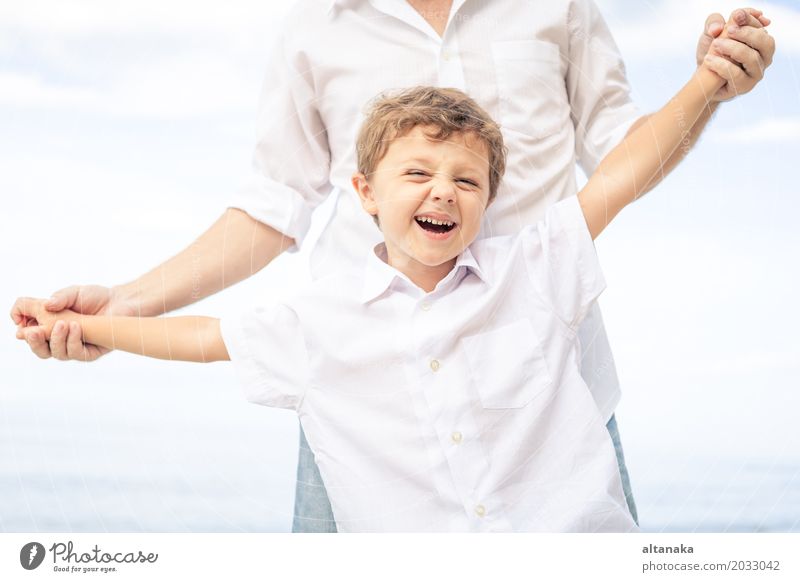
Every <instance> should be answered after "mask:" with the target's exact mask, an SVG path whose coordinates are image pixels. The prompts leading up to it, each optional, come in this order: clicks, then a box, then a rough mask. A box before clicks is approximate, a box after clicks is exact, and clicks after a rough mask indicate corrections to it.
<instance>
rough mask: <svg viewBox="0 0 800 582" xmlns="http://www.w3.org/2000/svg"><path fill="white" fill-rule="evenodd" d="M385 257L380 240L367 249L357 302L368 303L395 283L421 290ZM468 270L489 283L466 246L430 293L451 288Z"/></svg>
mask: <svg viewBox="0 0 800 582" xmlns="http://www.w3.org/2000/svg"><path fill="white" fill-rule="evenodd" d="M386 259H387V254H386V245H385V244H384V243H380V244H378V245H376V246H375V248H374V249H373V250H372V251H371V252H370V253H368V256H367V260H366V264H365V266H364V271H363V286H362V290H361V295H360V297H359V299H360V301H361V303H369V302H370V301H372V300H374V299H377V298H378V297H380V296H381V295H383V294H384V293H386V292H387V291H388V290H390V289H391V288H392V287H393V286H396V285H401V286H402V285H405V286H406V287H408V288H410V289H414V290H416V292H418V293H419V294H420V295H424V294H425V292H424V291H423V290H422V289H420V288H419V287H417V286H416V285H415V284H414V283H413V282H412V281H411V280H410V279H409V278H408V277H406V276H405V275H404V274H403V273H401V272H400V271H398V270H397V269H395V268H394V267H392V266H391V265H390V264H389V263H387V262H386ZM469 272H471V273H474V274H475V275H476V276H477V277H478V278H479V279H480V280H481V281H483V282H484V283H487V284H488V283H489V280H488V278H487V276H486V273H485V272H484V271H483V270H482V269H481V267H480V265H479V264H478V261H477V260H476V259H475V256H474V255H473V254H472V251H470V249H469V247H467V248H466V249H464V250H463V251H462V252H461V254H460V255H458V258H457V259H456V264H455V266H454V267H453V270H452V271H450V272H449V273H448V274H447V276H446V277H445V278H444V279H442V280H441V281H439V284H438V285H436V288H435V289H434V290H433V291H431V293H441V292H445V293H447V292H449V291H451V290H452V289H453V288H455V286H456V285H458V283H460V282H461V279H463V277H464V276H465V275H466V274H467V273H469Z"/></svg>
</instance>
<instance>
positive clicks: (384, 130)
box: [356, 87, 507, 202]
mask: <svg viewBox="0 0 800 582" xmlns="http://www.w3.org/2000/svg"><path fill="white" fill-rule="evenodd" d="M418 126H425V127H426V128H429V129H430V131H426V133H427V134H428V136H429V137H430V138H431V139H442V140H444V139H448V138H449V137H450V136H451V135H452V134H454V133H468V134H472V135H473V136H474V137H476V138H478V139H479V140H481V141H483V143H485V144H486V148H487V150H488V152H489V159H488V160H487V161H488V163H489V202H491V201H492V200H493V199H494V197H495V196H496V195H497V188H498V187H499V185H500V180H501V179H502V177H503V172H505V169H506V152H507V150H506V147H505V145H503V135H502V133H500V126H499V125H498V124H497V123H495V121H494V120H493V119H492V118H491V117H490V116H489V114H488V113H486V111H484V109H483V108H482V107H481V106H480V105H478V104H477V103H475V101H473V100H472V99H471V98H470V97H468V96H467V95H466V94H464V93H463V92H461V91H459V90H458V89H443V88H440V87H412V88H410V89H403V90H401V91H395V92H389V93H382V94H381V95H379V96H378V97H377V98H376V99H375V100H373V101H372V102H371V103H370V105H369V107H368V109H367V118H366V119H365V120H364V123H363V124H362V125H361V129H360V131H359V132H358V139H357V140H356V151H357V155H358V171H359V172H361V173H362V174H364V175H365V176H367V177H369V176H370V174H372V173H373V172H374V171H375V168H376V167H377V166H378V162H380V161H381V159H382V158H383V156H384V155H385V154H386V150H387V149H388V148H389V145H390V144H391V142H392V141H393V140H395V139H397V138H398V137H402V136H404V135H406V134H408V132H410V131H411V130H412V129H414V128H415V127H418Z"/></svg>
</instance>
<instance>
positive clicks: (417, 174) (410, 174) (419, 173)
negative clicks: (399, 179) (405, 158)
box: [406, 170, 428, 176]
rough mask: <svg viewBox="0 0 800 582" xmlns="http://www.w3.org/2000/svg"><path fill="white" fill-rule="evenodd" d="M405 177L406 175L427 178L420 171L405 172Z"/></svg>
mask: <svg viewBox="0 0 800 582" xmlns="http://www.w3.org/2000/svg"><path fill="white" fill-rule="evenodd" d="M406 175H408V176H427V175H428V174H426V173H425V172H423V171H422V170H409V171H408V172H406Z"/></svg>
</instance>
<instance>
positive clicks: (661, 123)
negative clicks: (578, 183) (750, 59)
mask: <svg viewBox="0 0 800 582" xmlns="http://www.w3.org/2000/svg"><path fill="white" fill-rule="evenodd" d="M724 84H725V81H724V80H723V79H722V78H721V77H719V76H717V75H716V74H715V73H714V72H712V71H711V70H710V69H709V68H707V67H705V66H701V67H700V68H698V69H697V71H696V72H695V73H694V75H692V77H691V79H689V82H688V83H686V85H684V87H683V88H682V89H681V90H680V91H678V93H677V94H676V95H675V96H674V97H673V98H672V99H670V100H669V102H668V103H667V104H666V105H665V106H664V107H662V108H661V109H660V110H659V111H657V112H656V113H654V114H652V115H650V116H649V117H648V118H647V121H646V122H644V123H642V124H641V125H640V126H639V127H637V128H635V129H634V130H633V131H631V132H630V133H629V134H628V136H627V137H626V138H625V139H624V140H623V141H622V142H621V143H620V144H619V145H618V146H617V147H615V148H614V149H613V150H611V152H610V153H609V154H608V155H607V156H606V157H605V158H604V159H603V161H602V162H601V163H600V165H599V166H598V168H597V170H596V171H595V172H594V174H592V176H591V178H590V179H589V182H588V183H587V184H586V186H585V187H584V188H583V189H582V190H581V191H580V192H579V193H578V200H579V201H580V205H581V208H582V210H583V215H584V217H585V218H586V224H587V226H588V227H589V232H590V233H591V235H592V239H594V238H597V235H599V234H600V233H601V232H602V231H603V229H604V228H605V227H606V226H607V225H608V223H609V222H611V220H612V219H613V218H614V217H615V216H616V215H617V214H618V213H619V211H620V210H622V209H623V208H624V207H625V206H627V205H628V204H630V203H631V202H633V201H634V200H636V199H637V198H638V197H639V196H641V195H642V194H643V193H644V192H645V191H646V190H647V188H646V186H647V184H648V183H649V182H650V181H651V180H652V179H653V177H654V176H656V175H657V174H658V173H659V172H661V171H662V167H663V165H664V163H665V162H666V160H668V159H669V158H670V156H671V155H672V153H673V152H675V150H677V149H678V148H679V147H681V145H682V143H683V142H684V140H685V139H686V136H687V135H688V134H689V133H690V130H691V129H692V126H693V125H694V124H695V122H697V120H698V118H699V117H700V116H701V114H702V113H703V111H704V110H705V109H706V108H707V107H708V106H709V102H710V100H711V96H712V95H714V94H715V93H716V92H717V91H718V90H719V89H720V87H722V85H724Z"/></svg>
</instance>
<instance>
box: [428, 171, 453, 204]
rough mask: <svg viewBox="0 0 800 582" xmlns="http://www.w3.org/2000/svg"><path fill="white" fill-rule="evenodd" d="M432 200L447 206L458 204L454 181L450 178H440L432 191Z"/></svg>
mask: <svg viewBox="0 0 800 582" xmlns="http://www.w3.org/2000/svg"><path fill="white" fill-rule="evenodd" d="M431 198H433V199H434V200H436V201H437V202H445V203H447V204H455V202H456V189H455V185H454V184H453V180H452V179H451V178H449V177H444V176H442V177H440V179H439V180H436V182H435V183H434V184H433V188H432V190H431Z"/></svg>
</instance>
